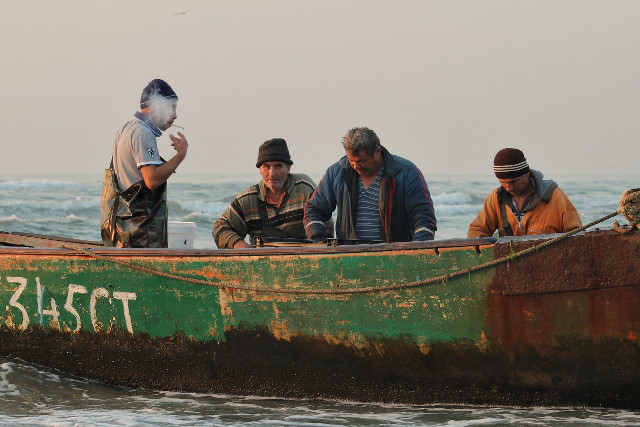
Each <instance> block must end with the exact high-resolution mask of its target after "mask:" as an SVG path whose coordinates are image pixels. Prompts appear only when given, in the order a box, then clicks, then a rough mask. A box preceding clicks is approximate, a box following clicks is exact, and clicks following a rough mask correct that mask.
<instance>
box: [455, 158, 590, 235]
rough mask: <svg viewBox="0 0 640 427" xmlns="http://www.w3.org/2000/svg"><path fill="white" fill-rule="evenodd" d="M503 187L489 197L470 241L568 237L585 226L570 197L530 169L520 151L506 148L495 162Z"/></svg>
mask: <svg viewBox="0 0 640 427" xmlns="http://www.w3.org/2000/svg"><path fill="white" fill-rule="evenodd" d="M493 172H494V173H495V175H496V178H498V181H499V182H500V187H498V188H497V189H496V190H495V191H492V192H491V194H489V196H487V198H486V200H485V202H484V206H483V207H482V210H481V211H480V213H479V214H478V216H477V217H476V219H474V220H473V222H472V223H471V224H470V225H469V231H468V233H467V236H468V237H490V236H492V235H493V233H494V232H495V231H496V230H497V231H498V234H499V235H500V236H523V235H527V234H549V233H565V232H567V231H571V230H574V229H576V228H579V227H581V226H582V221H581V220H580V215H579V214H578V211H577V210H576V208H575V207H574V206H573V204H572V203H571V201H570V200H569V198H568V197H567V195H566V194H565V193H564V192H563V191H562V190H561V189H560V187H558V184H556V183H555V182H554V181H553V180H551V179H543V178H544V176H543V175H542V173H541V172H538V171H535V170H531V169H529V164H528V163H527V159H526V158H525V157H524V154H523V153H522V151H520V150H518V149H517V148H503V149H502V150H500V151H498V153H497V154H496V155H495V158H494V160H493Z"/></svg>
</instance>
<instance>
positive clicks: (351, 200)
mask: <svg viewBox="0 0 640 427" xmlns="http://www.w3.org/2000/svg"><path fill="white" fill-rule="evenodd" d="M382 154H383V156H384V174H383V176H382V180H381V182H380V200H379V214H380V220H381V224H380V226H381V230H382V232H383V235H384V238H385V241H387V242H408V241H411V240H432V239H433V237H434V234H435V231H436V229H437V228H436V216H435V213H434V210H433V202H432V201H431V195H430V194H429V189H428V188H427V183H426V182H425V180H424V177H423V176H422V173H421V172H420V170H419V169H418V168H417V167H416V165H414V164H413V163H412V162H410V161H409V160H406V159H403V158H402V157H399V156H394V155H392V154H390V153H389V152H388V151H387V150H386V149H385V148H384V147H382ZM357 203H358V173H357V172H356V171H355V170H354V169H353V168H352V167H351V165H350V164H349V161H348V160H347V157H346V156H345V157H343V158H342V159H340V161H338V162H337V163H335V164H333V165H332V166H330V167H329V169H327V172H326V173H325V175H324V177H323V178H322V180H321V181H320V183H319V184H318V188H317V189H316V191H315V192H314V193H313V194H312V195H311V198H309V200H308V201H307V204H306V206H305V209H304V227H305V231H306V233H307V237H308V238H310V239H312V240H316V241H317V240H324V239H326V238H327V237H331V236H328V235H327V229H326V226H325V223H326V221H328V220H329V219H330V218H331V214H332V213H333V210H334V209H335V208H336V206H337V208H338V218H337V222H336V238H338V239H344V240H357V236H356V227H355V222H354V220H355V218H356V211H357Z"/></svg>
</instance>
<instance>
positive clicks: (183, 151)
mask: <svg viewBox="0 0 640 427" xmlns="http://www.w3.org/2000/svg"><path fill="white" fill-rule="evenodd" d="M169 139H171V146H172V147H173V148H175V150H176V151H177V154H176V155H178V156H180V157H181V158H182V159H184V158H185V157H186V156H187V150H188V149H189V143H188V142H187V138H186V137H185V136H184V135H183V134H182V132H178V136H177V137H176V136H173V135H169Z"/></svg>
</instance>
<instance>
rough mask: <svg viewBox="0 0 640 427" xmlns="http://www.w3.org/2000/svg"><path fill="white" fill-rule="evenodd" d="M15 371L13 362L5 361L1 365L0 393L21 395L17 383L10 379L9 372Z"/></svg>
mask: <svg viewBox="0 0 640 427" xmlns="http://www.w3.org/2000/svg"><path fill="white" fill-rule="evenodd" d="M12 372H13V367H12V363H9V362H5V363H3V364H1V365H0V395H5V396H6V395H14V396H20V391H19V390H18V388H17V387H16V385H15V384H11V382H10V381H9V374H10V373H12Z"/></svg>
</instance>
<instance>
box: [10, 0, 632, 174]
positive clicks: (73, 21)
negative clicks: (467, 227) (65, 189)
mask: <svg viewBox="0 0 640 427" xmlns="http://www.w3.org/2000/svg"><path fill="white" fill-rule="evenodd" d="M0 5H1V6H2V12H1V13H0V37H1V44H0V60H1V64H2V82H1V83H0V84H1V92H2V103H1V104H0V125H1V126H2V127H1V129H2V136H3V151H2V163H1V165H2V167H1V170H0V172H11V173H15V172H42V173H58V172H82V173H87V172H89V173H92V172H95V173H96V174H98V175H101V174H102V171H103V170H104V168H105V167H106V166H107V165H108V163H109V160H110V156H111V147H112V143H113V137H114V135H115V132H116V131H117V129H118V128H119V127H121V126H122V125H123V124H124V123H125V122H126V121H127V120H129V118H130V117H131V116H132V114H133V113H134V112H135V111H136V110H137V109H138V103H139V99H140V93H141V91H142V89H143V87H144V86H145V85H146V84H147V83H148V82H149V81H150V80H151V79H153V78H163V79H165V80H167V81H168V82H169V83H170V84H171V85H172V87H173V88H174V89H175V91H176V92H177V93H178V96H179V97H180V102H179V104H178V120H177V121H176V124H180V125H182V126H184V127H185V128H186V132H185V134H186V136H187V138H188V140H189V144H190V146H189V153H188V156H187V159H186V160H185V161H184V162H183V164H182V165H181V167H180V171H183V172H185V173H234V172H238V173H247V172H249V173H251V172H254V171H255V160H256V156H257V148H258V146H259V145H260V144H261V143H262V142H263V141H265V140H267V139H270V138H273V137H282V138H285V139H286V140H287V142H288V144H289V148H290V151H291V155H292V157H293V161H294V165H293V171H294V172H296V171H298V172H306V173H313V174H318V173H321V172H323V171H324V170H325V169H326V168H327V167H328V166H329V165H330V164H331V163H333V162H335V161H336V160H338V159H339V158H340V157H341V156H342V155H343V150H342V147H341V145H340V139H341V137H342V136H343V135H344V133H345V132H346V131H347V130H348V129H349V128H351V127H355V126H368V127H370V128H372V129H374V130H375V131H376V132H377V133H378V136H379V137H380V139H381V141H382V143H383V145H385V146H386V147H387V148H388V149H389V150H390V151H391V152H392V153H395V154H399V155H401V156H403V157H406V158H408V159H410V160H412V161H414V162H415V163H416V164H417V165H418V166H419V167H420V168H421V169H422V171H423V173H424V174H425V175H426V176H427V179H428V176H429V174H441V173H456V174H457V173H482V174H484V173H487V174H490V173H491V164H492V160H493V156H494V154H495V153H496V151H497V150H499V149H500V148H503V147H518V148H521V149H522V150H523V151H524V152H525V155H526V156H527V158H528V160H529V163H530V164H531V165H532V167H534V168H536V169H539V170H542V171H543V172H544V173H545V174H546V175H549V176H551V177H553V176H552V175H553V174H563V173H572V174H575V173H578V174H580V173H584V174H595V175H603V174H613V173H624V174H636V173H637V172H638V163H639V156H638V154H639V153H640V150H639V149H638V145H639V144H640V120H638V114H639V113H640V89H639V84H638V78H639V77H640V24H639V23H640V1H556V0H554V1H511V0H509V1H477V0H474V1H423V0H421V1H396V0H394V1H370V0H367V1H349V0H346V1H345V0H337V1H331V0H330V1H327V0H323V1H300V0H292V1H281V0H277V1H264V0H260V1H237V0H233V1H188V0H185V1H181V2H176V1H157V0H156V1H147V0H144V1H132V0H129V1H108V2H107V1H103V2H97V1H86V0H82V1H64V0H62V1H49V0H47V1H19V0H0ZM169 144H170V142H169V139H168V136H167V135H166V134H165V135H163V136H162V138H161V139H160V141H159V146H160V151H161V154H162V155H163V157H165V158H168V157H170V156H172V155H173V149H172V148H171V147H170V145H169ZM257 176H258V175H257V172H256V177H257Z"/></svg>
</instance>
